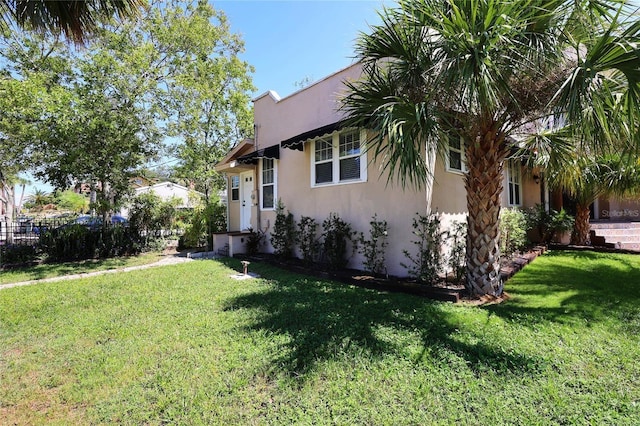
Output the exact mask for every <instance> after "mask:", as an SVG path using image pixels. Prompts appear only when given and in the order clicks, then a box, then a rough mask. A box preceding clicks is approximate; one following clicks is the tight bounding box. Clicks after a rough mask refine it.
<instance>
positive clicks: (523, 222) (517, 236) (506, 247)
mask: <svg viewBox="0 0 640 426" xmlns="http://www.w3.org/2000/svg"><path fill="white" fill-rule="evenodd" d="M526 244H527V217H526V216H525V214H524V212H523V211H522V210H520V209H518V208H510V209H509V208H507V209H502V210H501V211H500V252H501V253H502V255H503V256H505V257H511V256H512V255H513V254H514V253H515V252H517V251H519V250H522V249H523V248H524V247H525V246H526Z"/></svg>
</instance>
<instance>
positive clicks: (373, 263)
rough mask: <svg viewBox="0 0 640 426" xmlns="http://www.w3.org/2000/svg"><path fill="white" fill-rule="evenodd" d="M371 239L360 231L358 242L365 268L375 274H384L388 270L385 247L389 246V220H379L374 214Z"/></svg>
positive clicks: (371, 224)
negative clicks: (366, 237)
mask: <svg viewBox="0 0 640 426" xmlns="http://www.w3.org/2000/svg"><path fill="white" fill-rule="evenodd" d="M369 225H370V228H369V239H365V238H364V234H363V233H360V238H359V239H358V243H359V246H360V253H361V254H362V255H363V256H364V263H363V264H364V267H365V270H366V271H368V272H371V273H373V274H382V273H385V272H386V271H387V268H386V266H385V249H386V248H387V237H388V232H387V227H388V225H387V221H386V220H383V221H379V220H378V217H377V215H374V216H373V217H372V218H371V222H369Z"/></svg>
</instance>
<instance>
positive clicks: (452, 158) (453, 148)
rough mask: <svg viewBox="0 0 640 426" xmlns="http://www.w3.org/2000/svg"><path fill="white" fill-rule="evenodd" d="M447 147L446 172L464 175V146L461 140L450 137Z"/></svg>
mask: <svg viewBox="0 0 640 426" xmlns="http://www.w3.org/2000/svg"><path fill="white" fill-rule="evenodd" d="M447 142H448V146H447V170H448V171H450V172H458V173H464V172H466V171H467V168H466V166H465V161H466V158H465V155H464V149H463V147H464V145H463V144H462V139H460V138H458V137H456V136H451V137H449V138H448V141H447Z"/></svg>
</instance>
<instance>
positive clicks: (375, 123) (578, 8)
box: [343, 0, 640, 295]
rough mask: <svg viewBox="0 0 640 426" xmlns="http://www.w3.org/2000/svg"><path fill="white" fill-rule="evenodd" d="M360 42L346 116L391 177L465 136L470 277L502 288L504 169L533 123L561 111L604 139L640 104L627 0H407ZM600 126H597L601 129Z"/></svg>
mask: <svg viewBox="0 0 640 426" xmlns="http://www.w3.org/2000/svg"><path fill="white" fill-rule="evenodd" d="M381 18H382V24H380V25H378V26H375V27H373V28H372V29H371V32H370V33H368V34H362V35H361V37H360V39H359V40H358V43H357V47H356V50H357V55H358V57H359V59H360V60H361V61H362V63H363V66H364V76H363V79H362V80H361V81H358V82H352V83H347V85H348V87H349V93H348V94H347V96H346V97H345V98H344V101H343V102H344V103H343V107H344V110H345V111H346V113H347V115H348V116H350V117H351V124H352V125H358V126H363V127H368V128H370V129H372V130H374V132H373V134H374V136H373V137H372V138H371V140H370V141H368V144H369V148H368V149H369V152H370V153H372V155H373V157H374V158H375V159H378V160H380V161H382V162H383V164H384V166H385V169H386V170H388V172H389V176H390V179H391V180H392V181H399V183H400V184H401V185H402V186H403V187H404V186H415V187H424V186H425V184H426V183H427V182H428V181H429V180H430V179H431V178H432V173H433V169H432V164H433V163H432V162H430V161H427V159H428V158H431V157H432V154H434V153H436V152H440V153H443V154H444V153H445V152H446V148H447V138H459V139H460V140H461V141H462V142H463V145H464V149H465V154H466V167H467V170H468V171H467V173H466V175H465V178H464V182H465V189H466V194H467V207H468V217H467V223H468V233H467V254H466V263H467V267H466V283H467V287H468V289H469V290H470V291H471V292H472V293H473V294H479V295H482V294H491V295H499V294H501V293H502V291H503V284H502V282H501V279H500V266H499V257H500V251H499V244H498V240H499V227H498V221H499V214H500V195H501V193H502V189H503V188H502V168H503V163H504V161H505V159H506V158H507V157H508V156H509V153H510V149H511V148H512V141H513V136H515V135H516V134H517V133H519V132H520V133H521V132H526V129H527V126H528V125H529V123H531V122H534V121H536V120H539V119H541V118H545V117H549V116H552V115H553V116H562V117H565V119H566V123H567V125H570V126H571V125H574V126H573V127H571V130H572V132H571V133H572V137H577V138H583V137H584V135H585V134H587V136H588V138H585V139H588V140H597V141H600V142H602V144H603V145H604V144H606V142H608V141H609V140H610V138H609V137H608V136H607V133H608V127H607V126H606V123H607V122H608V120H614V121H617V120H618V119H619V118H620V117H622V116H625V117H626V121H627V123H630V126H629V128H630V129H633V128H634V124H633V123H635V122H637V117H636V116H637V114H638V113H639V109H638V108H637V106H638V100H639V98H640V86H639V81H640V67H639V65H640V57H639V56H638V50H637V47H636V46H637V44H636V43H637V42H638V36H639V34H640V23H638V22H636V21H635V20H633V19H632V17H631V11H629V10H628V9H627V8H626V7H625V6H624V2H620V1H616V0H611V1H606V0H602V1H587V0H581V1H573V0H571V1H568V0H567V1H563V0H555V1H554V0H550V1H546V2H539V1H533V0H510V1H501V0H456V1H453V0H401V1H400V2H399V7H398V8H395V9H385V10H384V11H383V12H382V14H381ZM596 135H597V136H596Z"/></svg>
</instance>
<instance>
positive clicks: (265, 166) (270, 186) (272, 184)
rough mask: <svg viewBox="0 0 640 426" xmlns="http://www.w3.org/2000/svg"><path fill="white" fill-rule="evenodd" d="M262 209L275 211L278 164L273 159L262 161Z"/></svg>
mask: <svg viewBox="0 0 640 426" xmlns="http://www.w3.org/2000/svg"><path fill="white" fill-rule="evenodd" d="M261 185H262V191H261V193H262V208H263V209H273V208H274V207H275V199H276V162H275V160H274V159H273V158H263V159H262V182H261Z"/></svg>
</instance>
